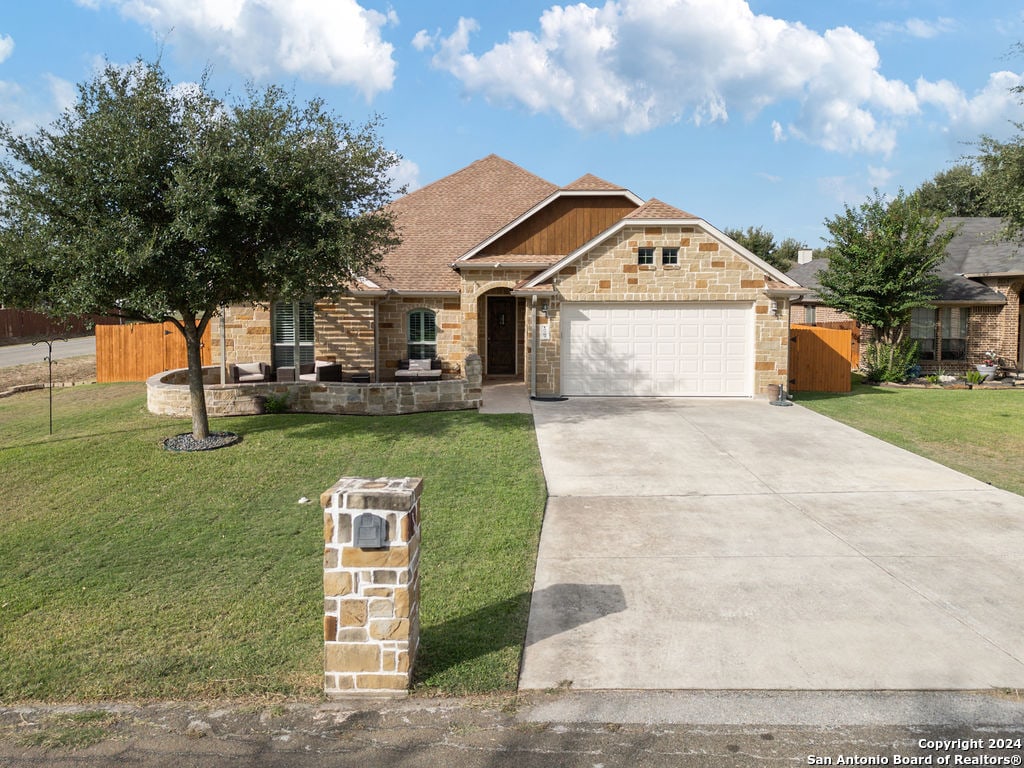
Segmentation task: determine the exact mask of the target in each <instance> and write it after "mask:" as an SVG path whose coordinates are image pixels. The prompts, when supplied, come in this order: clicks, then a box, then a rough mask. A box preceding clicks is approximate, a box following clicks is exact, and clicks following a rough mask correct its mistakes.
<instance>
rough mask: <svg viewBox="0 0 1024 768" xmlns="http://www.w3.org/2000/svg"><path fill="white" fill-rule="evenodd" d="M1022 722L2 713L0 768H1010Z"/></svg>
mask: <svg viewBox="0 0 1024 768" xmlns="http://www.w3.org/2000/svg"><path fill="white" fill-rule="evenodd" d="M1022 711H1024V710H1022V702H1021V700H1020V697H1019V696H1017V695H1014V694H1009V693H1005V692H1003V693H941V692H932V693H904V694H885V693H856V694H854V693H850V694H843V693H840V694H834V693H827V692H806V693H789V694H779V693H771V692H760V693H741V692H734V693H721V692H717V693H716V692H686V693H674V694H671V693H660V694H659V693H653V692H615V693H611V692H609V693H604V694H601V693H594V692H574V691H548V692H543V693H536V694H531V695H528V696H504V697H488V698H466V699H458V698H440V699H432V698H425V697H412V698H408V699H403V700H377V701H374V700H370V701H367V700H362V701H347V702H336V703H326V704H320V703H293V704H274V703H264V704H257V705H255V706H254V705H253V704H247V705H244V706H243V705H234V706H232V705H229V704H218V703H216V702H211V703H208V704H201V703H192V704H180V703H163V704H153V705H147V706H135V705H130V704H117V705H110V706H107V707H104V706H102V705H92V706H78V707H19V708H8V709H3V708H0V768H14V767H15V766H17V767H18V768H21V767H22V766H47V767H48V768H61V767H63V766H68V767H69V768H70V766H89V767H90V768H113V767H114V766H125V765H132V766H140V767H142V768H155V766H184V767H186V768H226V767H228V766H246V768H270V767H271V766H274V768H290V767H291V766H295V767H296V768H298V767H299V766H301V767H302V768H327V766H333V767H335V768H338V767H344V766H352V768H367V767H369V766H388V767H389V768H441V767H444V768H448V767H449V766H453V765H458V766H460V767H462V768H506V767H507V768H542V767H543V768H548V767H549V766H567V767H568V768H618V767H619V766H622V767H623V768H626V767H627V766H628V767H629V768H633V767H634V766H654V767H656V768H662V767H664V768H669V767H670V766H671V767H672V768H676V767H678V766H695V767H696V766H700V767H701V768H704V767H707V768H711V767H712V766H715V767H716V768H718V767H720V766H724V767H726V768H728V767H729V766H747V765H772V764H774V765H787V764H788V765H1020V757H1021V753H1022V751H1021V748H1020V744H1021V740H1022V739H1024V718H1022V717H1021V715H1022ZM947 758H948V759H947Z"/></svg>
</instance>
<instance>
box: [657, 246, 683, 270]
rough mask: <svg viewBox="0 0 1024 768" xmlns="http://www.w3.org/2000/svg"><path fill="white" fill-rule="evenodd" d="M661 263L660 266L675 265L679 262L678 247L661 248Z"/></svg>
mask: <svg viewBox="0 0 1024 768" xmlns="http://www.w3.org/2000/svg"><path fill="white" fill-rule="evenodd" d="M661 264H662V266H670V267H671V266H676V265H677V264H679V249H678V248H662V249H661Z"/></svg>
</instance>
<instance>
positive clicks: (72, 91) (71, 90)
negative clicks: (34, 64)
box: [44, 75, 78, 112]
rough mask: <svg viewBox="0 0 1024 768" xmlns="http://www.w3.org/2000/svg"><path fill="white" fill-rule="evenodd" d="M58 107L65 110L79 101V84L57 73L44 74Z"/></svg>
mask: <svg viewBox="0 0 1024 768" xmlns="http://www.w3.org/2000/svg"><path fill="white" fill-rule="evenodd" d="M44 77H45V78H46V82H47V83H48V84H49V86H50V94H51V95H52V96H53V103H54V104H55V105H56V106H57V109H58V110H59V111H61V112H63V111H64V110H66V109H70V108H71V107H73V106H74V105H75V104H76V103H78V86H76V85H75V84H74V83H72V82H71V81H69V80H65V79H64V78H62V77H57V76H56V75H44Z"/></svg>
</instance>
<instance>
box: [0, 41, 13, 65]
mask: <svg viewBox="0 0 1024 768" xmlns="http://www.w3.org/2000/svg"><path fill="white" fill-rule="evenodd" d="M12 53H14V38H13V37H11V36H10V35H0V62H3V61H6V60H7V59H8V57H10V55H11V54H12Z"/></svg>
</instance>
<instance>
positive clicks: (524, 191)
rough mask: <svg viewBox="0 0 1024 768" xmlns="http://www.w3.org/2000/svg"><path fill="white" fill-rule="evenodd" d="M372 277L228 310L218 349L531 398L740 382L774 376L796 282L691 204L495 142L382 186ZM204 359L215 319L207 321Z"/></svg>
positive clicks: (758, 388)
mask: <svg viewBox="0 0 1024 768" xmlns="http://www.w3.org/2000/svg"><path fill="white" fill-rule="evenodd" d="M391 209H392V210H393V212H394V213H395V216H396V223H397V228H398V231H399V234H400V236H401V238H402V243H401V245H400V246H398V247H397V248H395V249H394V250H393V251H392V252H391V253H389V254H388V256H387V257H386V258H385V259H384V262H383V266H384V271H385V276H377V275H373V276H366V277H364V278H362V279H361V280H360V282H359V284H358V285H354V286H350V287H349V288H348V289H346V291H345V292H344V294H343V295H341V296H338V297H333V298H330V299H314V298H311V299H310V300H309V301H303V302H297V303H281V302H278V303H272V304H271V305H270V306H269V307H263V308H255V309H254V308H251V307H230V308H228V310H227V311H226V313H225V314H226V317H225V328H226V333H225V339H224V342H225V346H226V348H227V362H229V363H232V362H243V361H253V360H263V361H268V362H270V363H271V366H272V368H273V369H275V370H276V369H277V368H280V367H287V366H294V365H295V364H296V363H305V364H307V365H308V364H309V363H312V362H313V360H314V359H317V360H330V361H334V362H337V363H340V364H341V367H342V375H343V378H344V380H346V381H348V380H350V379H351V378H352V377H353V376H357V377H358V378H359V379H365V378H366V377H368V378H369V379H370V380H371V381H391V380H394V379H395V375H396V372H397V371H398V370H399V369H400V367H406V366H407V365H408V363H407V361H408V360H409V359H435V360H437V359H439V360H440V361H441V367H442V370H443V374H444V375H445V376H446V377H449V376H460V375H462V373H463V366H464V363H465V360H466V358H467V356H468V355H470V354H479V355H480V357H481V358H482V362H483V373H484V376H485V377H494V376H508V377H516V378H519V379H521V380H523V381H526V382H527V383H528V384H529V385H530V388H531V392H532V393H533V394H535V395H537V396H558V395H694V396H737V397H751V396H755V395H767V394H771V393H772V392H773V389H772V387H773V385H782V386H784V385H785V382H786V377H787V366H788V347H787V345H788V325H789V304H790V301H791V299H792V298H793V297H795V296H797V295H799V294H801V293H802V289H801V288H800V287H799V286H798V285H797V283H796V281H794V280H793V279H792V278H790V277H787V276H786V275H785V274H783V273H781V272H780V271H779V270H777V269H775V268H774V267H772V266H771V265H770V264H767V263H766V262H764V261H762V260H761V259H759V258H758V257H757V256H755V255H754V254H753V253H751V252H750V251H748V250H747V249H746V248H744V247H742V246H740V245H739V244H737V243H736V242H734V241H733V240H731V239H730V238H728V237H727V236H726V235H725V234H723V233H722V232H721V231H720V230H718V229H716V228H715V227H713V226H712V225H711V224H709V223H708V222H707V221H705V220H704V219H702V218H700V217H699V216H695V215H693V214H690V213H687V212H685V211H683V210H680V209H678V208H675V207H673V206H671V205H667V204H665V203H663V202H661V201H659V200H656V199H650V200H646V201H644V200H642V199H641V198H639V197H637V196H636V195H635V194H633V193H632V192H630V191H629V190H628V189H626V188H624V187H621V186H618V185H617V184H612V183H610V182H607V181H604V180H602V179H599V178H597V177H596V176H593V175H589V174H588V175H585V176H583V177H581V178H579V179H577V180H576V181H574V182H572V183H571V184H568V185H566V186H562V187H559V186H557V185H555V184H552V183H551V182H549V181H546V180H544V179H542V178H540V177H538V176H536V175H534V174H532V173H530V172H528V171H526V170H524V169H523V168H521V167H519V166H517V165H515V164H514V163H511V162H509V161H508V160H505V159H503V158H501V157H498V156H496V155H490V156H488V157H485V158H483V159H481V160H478V161H476V162H474V163H472V164H471V165H469V166H467V167H466V168H463V169H462V170H459V171H456V172H455V173H453V174H451V175H450V176H446V177H445V178H443V179H440V180H438V181H435V182H434V183H432V184H429V185H427V186H425V187H422V188H420V189H417V190H416V191H414V192H411V193H410V194H408V195H405V196H404V197H402V198H400V199H398V200H396V201H394V202H393V203H392V204H391ZM211 325H212V326H213V336H214V338H213V339H212V346H213V350H214V357H215V358H217V357H218V352H217V350H219V349H220V339H219V338H218V337H219V334H220V329H219V327H218V325H219V324H218V323H217V322H214V323H212V324H211Z"/></svg>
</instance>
